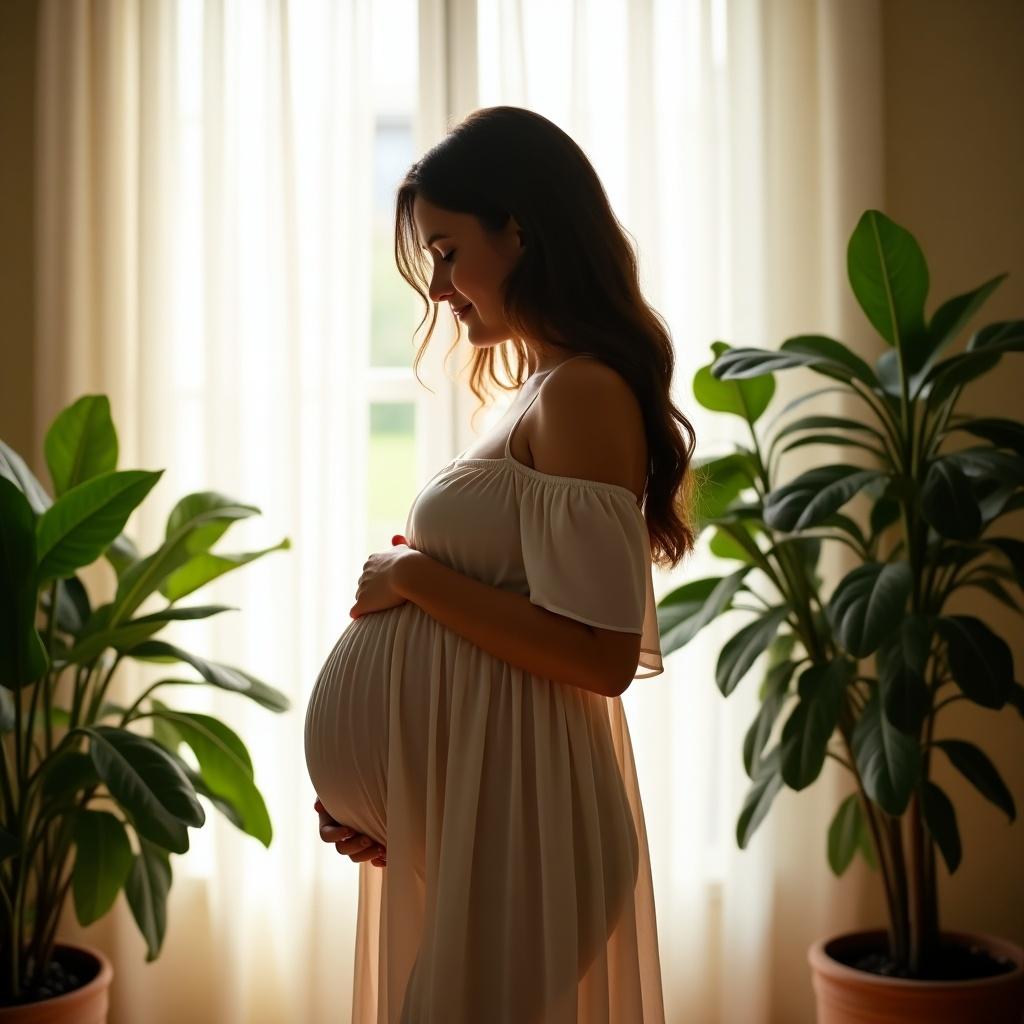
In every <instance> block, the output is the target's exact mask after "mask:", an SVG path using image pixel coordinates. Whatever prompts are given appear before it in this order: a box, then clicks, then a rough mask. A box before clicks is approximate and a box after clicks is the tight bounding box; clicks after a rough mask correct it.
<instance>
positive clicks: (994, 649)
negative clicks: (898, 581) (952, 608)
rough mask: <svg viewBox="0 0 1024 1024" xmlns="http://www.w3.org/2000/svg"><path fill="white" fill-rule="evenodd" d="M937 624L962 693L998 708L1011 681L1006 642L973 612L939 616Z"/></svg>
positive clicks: (1009, 659) (1010, 658) (1011, 657)
mask: <svg viewBox="0 0 1024 1024" xmlns="http://www.w3.org/2000/svg"><path fill="white" fill-rule="evenodd" d="M937 624H938V627H939V631H940V632H941V633H942V635H943V637H944V638H945V640H946V643H947V651H948V657H949V667H950V669H951V670H952V672H953V678H954V679H955V680H956V683H957V685H958V686H959V687H960V689H961V690H962V691H963V693H964V696H966V697H968V698H969V699H970V700H973V701H974V702H975V704H980V705H981V706H982V707H986V708H993V709H999V708H1001V707H1002V706H1003V705H1004V704H1005V703H1006V699H1007V696H1008V693H1009V689H1010V684H1011V683H1012V682H1013V654H1012V652H1011V651H1010V647H1009V645H1008V644H1007V643H1006V641H1005V640H1004V639H1003V638H1002V637H1000V636H997V635H996V634H995V633H993V632H992V630H991V629H989V627H988V626H987V625H986V624H985V623H984V622H982V621H981V619H978V618H975V617H974V616H973V615H942V616H940V617H939V618H938V620H937Z"/></svg>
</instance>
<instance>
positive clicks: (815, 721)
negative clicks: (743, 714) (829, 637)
mask: <svg viewBox="0 0 1024 1024" xmlns="http://www.w3.org/2000/svg"><path fill="white" fill-rule="evenodd" d="M853 668H854V666H853V664H852V663H851V662H849V661H847V660H846V659H845V658H841V659H837V660H835V661H832V662H829V663H828V664H824V665H821V664H818V665H810V666H809V667H808V668H806V669H804V671H803V672H802V673H801V675H800V679H799V681H798V683H797V690H798V693H799V695H800V699H799V701H798V702H797V704H796V706H795V707H794V708H793V710H792V711H791V712H790V715H789V718H787V719H786V724H785V725H784V726H783V727H782V740H781V743H780V746H781V748H782V779H783V781H784V782H785V783H786V785H787V786H789V787H790V788H791V789H794V790H798V791H799V790H801V789H804V788H806V787H807V786H809V785H810V784H811V783H812V782H813V781H814V780H815V779H816V778H817V777H818V775H819V774H820V772H821V766H822V765H823V764H824V763H825V752H826V750H827V749H828V741H829V739H830V738H831V736H832V733H833V732H835V728H836V724H837V722H838V721H839V712H840V710H841V708H842V703H843V695H844V693H845V691H846V687H847V685H848V684H849V681H850V679H851V678H852V676H853Z"/></svg>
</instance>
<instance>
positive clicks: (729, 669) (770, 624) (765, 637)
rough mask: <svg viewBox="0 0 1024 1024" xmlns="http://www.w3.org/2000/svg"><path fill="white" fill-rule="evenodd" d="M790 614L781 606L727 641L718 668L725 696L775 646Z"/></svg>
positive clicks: (720, 686)
mask: <svg viewBox="0 0 1024 1024" xmlns="http://www.w3.org/2000/svg"><path fill="white" fill-rule="evenodd" d="M786 611H787V609H786V608H785V607H781V606H780V607H777V608H771V609H769V610H768V611H766V612H765V613H764V614H763V615H762V616H761V617H760V618H757V619H755V620H754V621H753V622H751V623H748V624H747V625H746V626H744V627H743V628H742V629H741V630H740V631H739V632H738V633H737V634H736V635H735V636H733V637H732V638H731V639H730V640H728V641H727V642H726V644H725V646H724V647H723V648H722V650H721V652H720V653H719V656H718V663H717V665H716V666H715V682H717V683H718V688H719V689H720V690H721V691H722V695H723V696H725V697H728V696H729V694H730V693H732V691H733V690H734V689H735V688H736V686H737V685H738V683H739V682H740V680H741V679H742V678H743V677H744V676H745V675H746V674H747V672H748V671H749V670H750V667H751V666H752V665H753V664H754V662H755V661H756V660H757V658H758V655H760V654H761V653H762V652H763V651H764V649H765V648H766V647H767V646H768V645H769V644H770V643H771V641H772V639H773V638H774V636H775V634H776V633H777V632H778V629H779V626H780V625H781V624H782V622H783V621H784V620H785V618H786Z"/></svg>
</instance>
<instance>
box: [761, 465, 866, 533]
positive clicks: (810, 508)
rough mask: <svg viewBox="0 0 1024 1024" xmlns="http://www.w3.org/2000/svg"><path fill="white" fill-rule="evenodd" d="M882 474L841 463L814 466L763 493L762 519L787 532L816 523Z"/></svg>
mask: <svg viewBox="0 0 1024 1024" xmlns="http://www.w3.org/2000/svg"><path fill="white" fill-rule="evenodd" d="M884 477H885V474H884V473H881V472H879V471H878V470H874V469H863V468H861V467H860V466H848V465H844V464H842V463H839V464H837V465H833V466H816V467H815V468H814V469H809V470H807V471H806V472H805V473H801V474H800V475H799V476H798V477H797V478H796V479H795V480H793V481H792V482H791V483H788V484H784V485H782V486H781V487H777V488H775V490H774V491H772V492H771V493H769V494H767V495H766V496H765V499H764V521H765V522H766V523H767V524H768V525H769V526H770V527H772V529H775V530H784V531H787V532H790V531H795V530H804V529H806V528H807V527H809V526H819V525H821V523H822V522H824V520H826V519H827V518H828V517H829V516H830V515H832V513H833V512H835V511H837V510H838V509H839V508H841V507H842V506H843V505H845V504H846V502H848V501H849V500H850V499H851V498H852V497H853V496H854V495H855V494H856V493H857V492H858V491H859V490H861V489H862V488H863V487H865V486H866V485H867V484H869V483H871V482H872V481H874V480H880V479H882V478H884Z"/></svg>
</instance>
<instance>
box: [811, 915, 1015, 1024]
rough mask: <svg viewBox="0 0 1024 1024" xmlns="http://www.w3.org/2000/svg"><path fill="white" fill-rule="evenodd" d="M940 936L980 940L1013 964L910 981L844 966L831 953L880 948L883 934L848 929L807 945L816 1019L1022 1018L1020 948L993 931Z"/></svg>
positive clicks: (859, 1022) (958, 1021)
mask: <svg viewBox="0 0 1024 1024" xmlns="http://www.w3.org/2000/svg"><path fill="white" fill-rule="evenodd" d="M942 937H943V939H953V940H955V941H958V942H963V943H964V944H967V945H973V946H979V947H981V948H982V949H984V950H986V951H988V952H989V953H991V954H992V955H993V956H997V957H1000V958H1005V959H1009V960H1013V961H1014V963H1015V964H1016V965H1017V966H1016V968H1015V969H1014V970H1012V971H1009V972H1007V973H1006V974H997V975H994V976H993V977H991V978H972V979H969V980H965V981H915V980H911V979H908V978H890V977H887V976H885V975H881V974H873V973H872V972H870V971H861V970H857V969H855V968H853V967H848V966H847V965H846V964H845V963H841V962H840V959H836V956H835V955H838V956H839V957H840V958H841V959H846V958H850V959H856V957H857V955H858V954H859V953H860V952H870V951H874V950H879V949H885V944H886V934H885V932H884V931H882V930H881V929H879V930H876V931H863V932H848V933H847V934H845V935H836V936H833V937H832V938H829V939H819V940H818V941H817V942H815V943H813V944H812V945H811V947H810V949H809V950H808V951H807V959H808V962H809V963H810V965H811V980H812V982H813V984H814V994H815V1000H816V1004H817V1024H981V1022H982V1021H984V1024H1024V950H1022V949H1021V948H1020V946H1017V945H1014V943H1012V942H1007V941H1006V940H1005V939H999V938H996V937H995V936H992V935H984V934H979V933H972V932H954V931H943V932H942Z"/></svg>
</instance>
